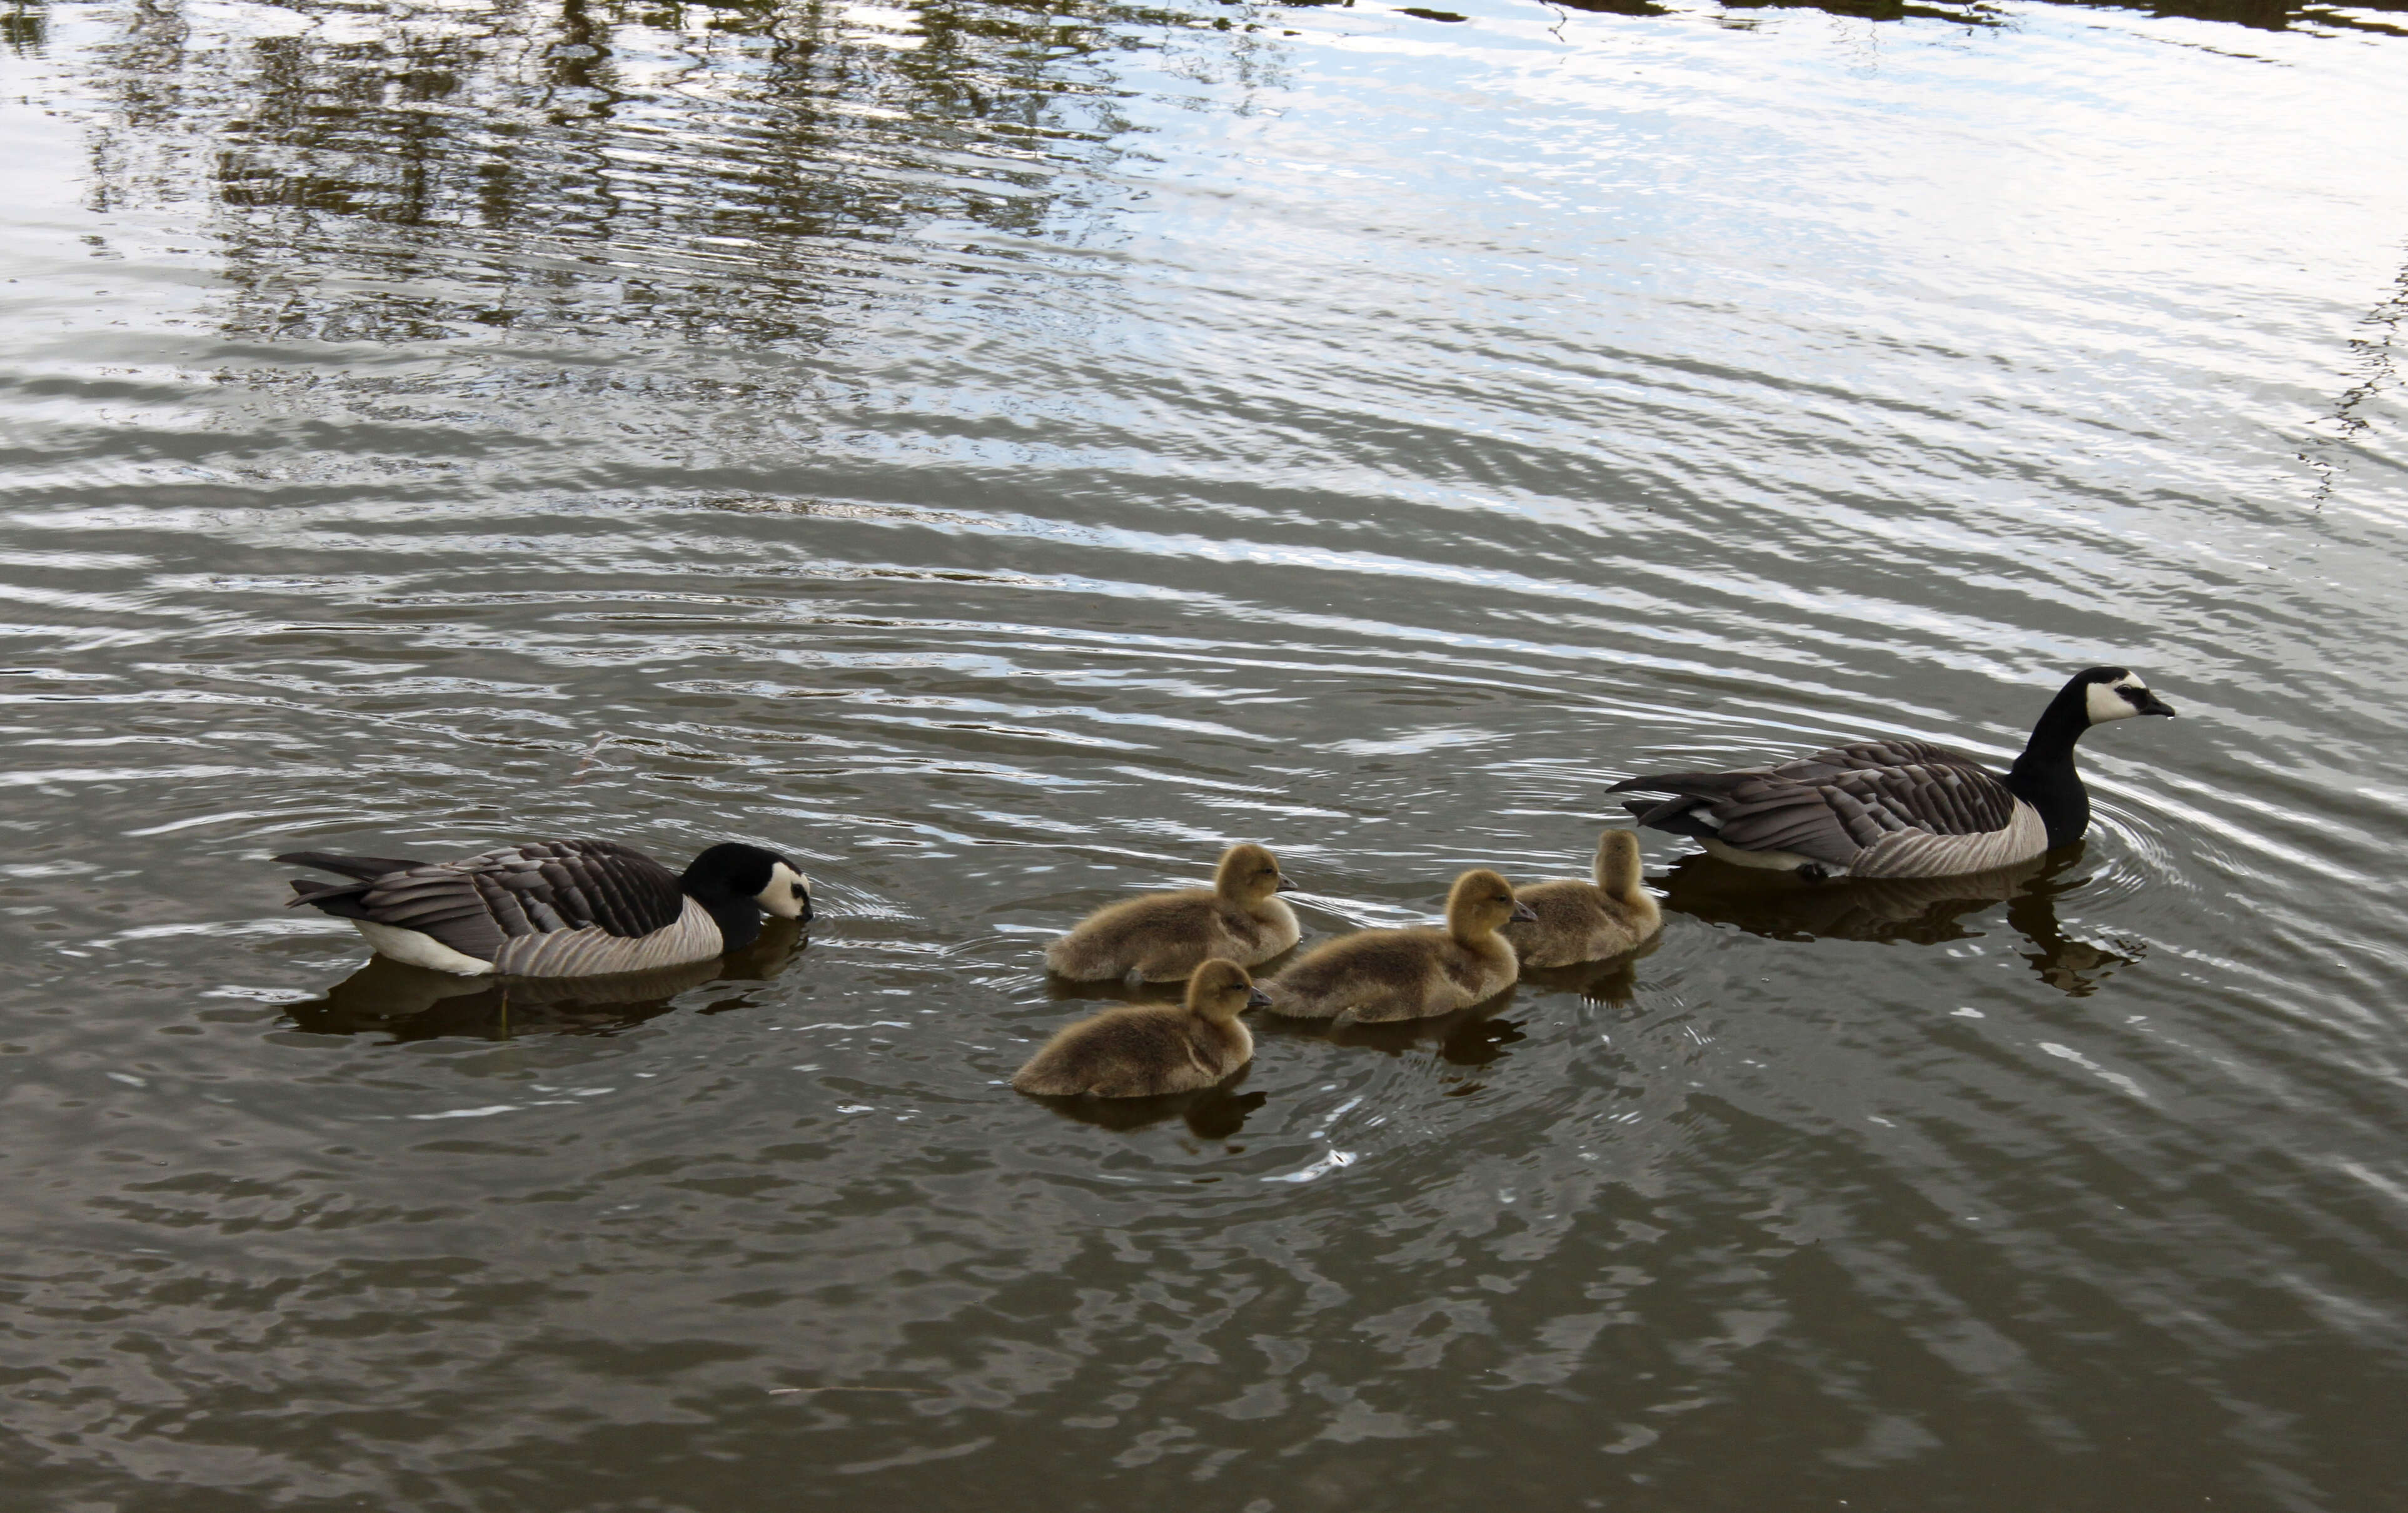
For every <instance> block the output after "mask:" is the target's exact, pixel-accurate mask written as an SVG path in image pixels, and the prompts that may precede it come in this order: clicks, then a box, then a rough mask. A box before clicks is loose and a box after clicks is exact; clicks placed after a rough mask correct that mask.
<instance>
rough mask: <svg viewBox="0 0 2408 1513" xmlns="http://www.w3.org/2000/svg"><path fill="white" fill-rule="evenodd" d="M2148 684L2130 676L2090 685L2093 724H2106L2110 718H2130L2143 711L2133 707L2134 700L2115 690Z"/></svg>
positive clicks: (2141, 686)
mask: <svg viewBox="0 0 2408 1513" xmlns="http://www.w3.org/2000/svg"><path fill="white" fill-rule="evenodd" d="M2146 686H2147V684H2143V683H2142V682H2141V680H2140V679H2138V678H2135V677H2130V676H2126V677H2122V678H2118V679H2116V680H2115V681H2114V683H2094V684H2091V685H2090V693H2089V696H2088V699H2089V706H2090V723H2091V724H2093V725H2104V724H2106V723H2107V722H2108V721H2109V720H2123V719H2129V718H2130V717H2131V716H2133V715H2135V714H2138V713H2141V712H2140V711H2139V710H2137V709H2134V708H2133V707H2132V701H2131V700H2130V699H2127V698H2125V697H2124V696H2123V695H2122V694H2119V693H2117V692H2116V691H2115V690H2116V689H2118V688H2143V687H2146Z"/></svg>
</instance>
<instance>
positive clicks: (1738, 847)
mask: <svg viewBox="0 0 2408 1513" xmlns="http://www.w3.org/2000/svg"><path fill="white" fill-rule="evenodd" d="M2171 713H2173V711H2172V710H2171V709H2170V708H2168V707H2167V706H2166V704H2165V702H2164V701H2163V700H2161V699H2158V698H2157V695H2155V694H2153V693H2151V692H2149V690H2148V688H2147V686H2146V685H2145V684H2143V683H2142V682H2141V680H2140V678H2139V677H2137V676H2136V675H2134V674H2133V673H2131V672H2130V671H2128V670H2125V669H2123V668H2119V667H2095V668H2090V669H2087V670H2084V671H2081V672H2077V673H2075V674H2074V675H2073V677H2072V678H2071V680H2070V681H2069V682H2068V683H2067V684H2066V685H2065V686H2064V688H2063V689H2061V690H2059V691H2058V693H2057V697H2056V698H2055V699H2051V700H2050V701H2049V706H2048V708H2047V709H2046V710H2045V711H2043V712H2042V714H2041V717H2040V723H2039V724H2037V725H2035V726H2033V727H2032V733H2031V739H2030V740H2029V741H2028V742H2025V744H2024V752H2023V755H2022V756H2020V757H2016V758H2015V763H2014V766H2013V767H2012V768H2010V769H2008V771H2007V773H2006V775H2005V776H2004V777H2000V776H1999V775H1997V774H1996V773H1993V772H1991V771H1989V770H1988V769H1986V768H1985V767H1984V766H1983V765H1982V763H1981V761H1980V759H1979V758H1977V757H1968V756H1966V755H1965V754H1964V753H1962V752H1957V751H1950V750H1949V749H1948V748H1946V747H1945V746H1935V745H1932V744H1931V743H1930V742H1925V741H1904V740H1892V741H1857V742H1851V743H1849V744H1848V745H1844V746H1834V747H1832V748H1831V749H1830V750H1828V751H1818V752H1816V753H1814V754H1813V756H1811V757H1799V758H1798V759H1797V760H1796V761H1790V762H1784V763H1782V764H1781V765H1780V766H1778V767H1757V768H1750V769H1748V770H1746V771H1738V772H1670V773H1664V774H1660V775H1655V776H1647V777H1634V778H1627V779H1625V780H1624V781H1622V782H1620V783H1617V784H1615V785H1613V787H1611V788H1609V789H1607V790H1606V791H1607V792H1609V793H1622V792H1630V791H1636V792H1640V793H1668V794H1671V795H1673V797H1672V798H1670V799H1651V800H1643V801H1639V802H1633V803H1627V804H1625V805H1624V806H1623V807H1624V808H1626V809H1627V810H1629V811H1630V813H1631V814H1633V815H1634V816H1635V817H1636V818H1637V819H1638V821H1639V823H1640V824H1641V825H1645V826H1648V827H1650V828H1652V829H1659V830H1669V831H1670V832H1671V833H1672V834H1674V835H1687V836H1694V837H1695V838H1697V839H1698V840H1699V841H1702V842H1704V843H1705V846H1706V849H1707V850H1708V851H1709V852H1711V853H1713V855H1715V856H1717V857H1722V858H1723V859H1724V860H1726V861H1733V862H1737V863H1739V864H1740V865H1742V866H1744V867H1770V868H1775V869H1778V870H1781V871H1784V872H1798V873H1799V874H1801V875H1803V876H1807V877H1947V876H1952V875H1954V874H1956V873H1958V872H1984V871H1986V870H1988V869H1990V868H1992V867H2005V866H2010V865H2012V864H2014V863H2015V862H2018V861H2024V860H2028V859H2029V858H2030V857H2037V856H2040V855H2042V853H2044V852H2048V851H2054V850H2056V849H2057V847H2058V846H2061V845H2071V843H2074V842H2076V841H2079V840H2081V839H2082V835H2083V832H2084V831H2085V830H2087V829H2089V828H2090V793H2089V790H2088V789H2086V788H2085V787H2084V786H2083V785H2082V775H2081V774H2080V773H2079V772H2076V771H2074V769H2073V747H2074V743H2075V742H2078V741H2080V740H2081V739H2082V732H2084V731H2085V730H2087V729H2089V728H2091V727H2092V726H2094V725H2104V724H2106V723H2107V722H2108V721H2110V720H2120V719H2125V718H2128V716H2131V715H2134V714H2171Z"/></svg>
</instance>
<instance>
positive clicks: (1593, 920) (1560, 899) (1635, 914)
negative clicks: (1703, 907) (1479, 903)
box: [1505, 830, 1664, 967]
mask: <svg viewBox="0 0 2408 1513" xmlns="http://www.w3.org/2000/svg"><path fill="white" fill-rule="evenodd" d="M1513 897H1514V898H1516V899H1518V900H1520V901H1522V903H1523V904H1524V905H1525V906H1527V908H1528V909H1529V910H1530V912H1531V913H1532V914H1533V915H1536V916H1537V917H1535V918H1533V919H1527V920H1523V921H1521V922H1520V923H1518V924H1512V925H1508V926H1506V927H1505V938H1506V939H1507V940H1509V941H1512V943H1513V949H1514V951H1515V952H1516V953H1518V954H1519V955H1520V957H1521V958H1522V965H1524V966H1526V967H1569V966H1570V965H1572V964H1573V963H1574V962H1576V961H1602V960H1604V959H1605V958H1608V957H1616V956H1620V955H1622V954H1623V953H1624V952H1625V951H1632V950H1636V949H1638V947H1639V946H1640V945H1641V944H1642V943H1643V942H1645V941H1646V939H1647V937H1649V936H1650V935H1653V934H1655V933H1656V930H1658V929H1662V928H1663V925H1664V911H1663V910H1661V909H1659V908H1657V907H1656V900H1655V897H1654V895H1652V894H1650V893H1649V892H1648V891H1647V890H1646V889H1645V888H1643V887H1641V886H1639V837H1638V836H1636V835H1634V834H1632V833H1631V832H1630V831H1628V830H1608V831H1606V832H1605V834H1604V835H1602V836H1600V837H1599V838H1598V843H1597V881H1596V882H1595V883H1583V882H1579V881H1576V880H1574V879H1572V878H1569V877H1566V878H1561V879H1558V880H1556V881H1555V882H1549V883H1533V884H1531V885H1530V886H1528V887H1518V888H1515V889H1514V890H1513Z"/></svg>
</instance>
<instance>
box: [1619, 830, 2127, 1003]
mask: <svg viewBox="0 0 2408 1513" xmlns="http://www.w3.org/2000/svg"><path fill="white" fill-rule="evenodd" d="M2082 850H2083V848H2082V847H2081V846H2080V845H2079V844H2076V845H2073V846H2071V847H2068V848H2066V849H2065V850H2062V851H2058V852H2055V853H2052V854H2051V855H2049V856H2046V857H2035V858H2033V859H2032V860H2030V861H2028V862H2023V863H2021V864H2019V865H2017V866H2014V867H2003V868H2000V869H1998V870H1997V871H1995V872H1970V873H1967V874H1965V875H1964V876H1961V877H1915V878H1904V877H1891V878H1863V879H1856V880H1848V881H1841V882H1829V883H1807V882H1801V881H1799V879H1797V878H1795V877H1792V876H1790V875H1788V874H1787V873H1785V872H1768V871H1765V870H1763V869H1759V868H1753V867H1736V866H1733V865H1731V864H1730V863H1728V862H1725V861H1718V860H1716V859H1715V858H1713V857H1709V856H1706V855H1704V854H1702V853H1698V854H1693V855H1690V856H1686V857H1682V858H1681V859H1680V860H1679V861H1678V862H1675V863H1674V864H1673V866H1672V869H1671V871H1670V872H1668V873H1666V874H1665V875H1663V876H1662V877H1659V878H1657V879H1656V886H1658V887H1660V888H1662V889H1663V890H1664V907H1665V908H1666V909H1667V910H1669V911H1672V912H1674V913H1678V914H1684V915H1691V916H1693V917H1695V918H1699V919H1703V920H1705V921H1707V922H1709V923H1711V924H1717V925H1735V926H1737V927H1738V928H1739V929H1743V930H1745V931H1747V932H1748V933H1749V934H1751V935H1763V936H1767V937H1770V939H1773V940H1783V941H1813V940H1843V941H1873V942H1890V941H1897V942H1904V943H1909V944H1916V945H1937V944H1941V943H1942V942H1945V941H1964V940H1973V939H1976V938H1978V937H1979V936H1981V935H1982V934H1984V933H1985V932H1984V931H1982V930H1980V929H1974V928H1972V927H1971V923H1970V920H1971V917H1972V916H1973V915H1978V914H1979V913H1981V912H1982V911H1984V910H1985V909H1989V908H1991V907H1993V906H1995V905H1997V904H2000V903H2004V904H2005V905H2006V906H2007V909H2006V918H2007V923H2008V924H2009V925H2010V926H2012V927H2013V928H2014V929H2015V931H2016V932H2017V933H2018V934H2020V935H2022V936H2023V938H2024V940H2025V942H2026V943H2027V944H2028V945H2029V946H2030V947H2031V949H2030V950H2029V951H2027V952H2025V953H2024V959H2025V960H2026V961H2028V962H2029V963H2031V968H2032V971H2033V973H2035V974H2037V975H2038V976H2039V978H2040V979H2041V981H2042V982H2044V983H2046V984H2048V985H2049V986H2050V987H2054V988H2056V989H2057V990H2058V991H2059V992H2062V993H2066V994H2069V995H2071V996H2072V997H2075V998H2081V997H2084V996H2085V995H2087V994H2089V993H2091V992H2092V991H2094V990H2095V989H2097V987H2099V985H2100V983H2102V982H2104V981H2105V980H2106V979H2107V976H2108V975H2109V973H2113V972H2114V970H2115V969H2116V968H2118V967H2122V966H2128V965H2129V964H2131V963H2132V962H2134V961H2137V960H2138V959H2140V957H2141V953H2142V951H2143V946H2141V945H2140V944H2137V943H2132V942H2117V943H2116V944H2114V945H2113V946H2109V945H2102V944H2096V943H2093V942H2089V941H2082V940H2076V939H2074V938H2073V937H2071V936H2069V935H2068V934H2066V932H2065V930H2064V928H2063V927H2062V926H2061V925H2059V924H2058V922H2057V899H2058V898H2060V897H2061V896H2063V895H2064V894H2066V893H2068V892H2071V890H2073V889H2074V888H2077V887H2080V886H2083V885H2084V884H2085V883H2087V882H2089V881H2090V878H2089V877H2088V876H2087V875H2086V874H2085V875H2079V876H2077V875H2073V874H2074V872H2075V870H2076V869H2077V868H2078V867H2079V866H2080V865H2081V862H2082Z"/></svg>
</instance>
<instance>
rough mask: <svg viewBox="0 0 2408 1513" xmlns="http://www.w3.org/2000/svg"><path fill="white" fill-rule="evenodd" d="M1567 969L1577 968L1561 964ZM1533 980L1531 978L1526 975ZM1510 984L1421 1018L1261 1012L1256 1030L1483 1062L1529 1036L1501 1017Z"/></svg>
mask: <svg viewBox="0 0 2408 1513" xmlns="http://www.w3.org/2000/svg"><path fill="white" fill-rule="evenodd" d="M1564 970H1565V971H1566V972H1567V973H1576V972H1577V969H1564ZM1525 980H1527V981H1534V980H1535V979H1534V978H1533V979H1525ZM1513 994H1514V989H1512V988H1510V987H1509V988H1507V989H1506V990H1505V991H1504V992H1502V993H1499V994H1498V995H1497V996H1496V997H1494V998H1491V999H1488V1000H1487V1001H1484V1002H1480V1003H1475V1004H1473V1005H1471V1006H1470V1007H1469V1008H1468V1009H1457V1010H1455V1012H1454V1013H1453V1014H1441V1015H1434V1016H1430V1017H1428V1018H1425V1019H1381V1020H1374V1021H1372V1022H1370V1023H1369V1024H1366V1023H1363V1022H1361V1021H1359V1020H1349V1019H1336V1020H1332V1019H1289V1018H1283V1017H1280V1016H1276V1015H1265V1016H1263V1018H1262V1021H1261V1023H1260V1024H1259V1025H1257V1026H1256V1033H1257V1034H1258V1035H1259V1036H1260V1037H1261V1038H1263V1039H1267V1040H1318V1041H1324V1042H1326V1043H1327V1044H1329V1045H1348V1046H1360V1047H1362V1048H1364V1049H1367V1050H1374V1051H1379V1052H1382V1053H1383V1054H1385V1055H1388V1056H1402V1055H1404V1054H1405V1053H1406V1052H1408V1051H1412V1050H1417V1049H1430V1050H1435V1051H1436V1052H1437V1053H1438V1057H1439V1059H1440V1060H1441V1061H1445V1062H1447V1063H1449V1064H1451V1065H1454V1066H1469V1067H1484V1066H1487V1065H1488V1064H1490V1063H1491V1062H1493V1061H1496V1060H1497V1059H1499V1058H1500V1057H1502V1056H1503V1055H1504V1054H1505V1048H1506V1047H1507V1046H1509V1045H1515V1044H1517V1043H1519V1042H1521V1041H1523V1040H1526V1039H1527V1038H1528V1037H1527V1036H1526V1035H1524V1034H1523V1033H1522V1023H1521V1021H1520V1020H1518V1019H1509V1018H1507V1017H1505V1015H1506V1012H1507V1011H1508V1010H1510V1009H1511V1008H1512V1006H1513Z"/></svg>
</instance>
